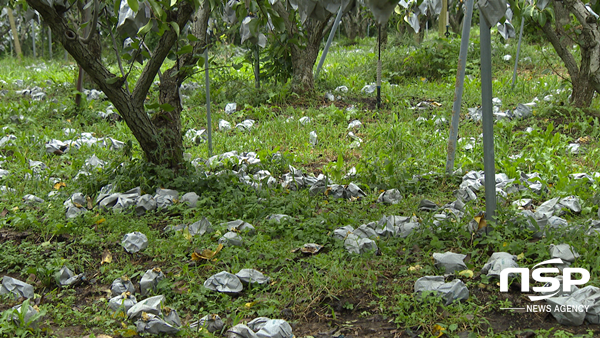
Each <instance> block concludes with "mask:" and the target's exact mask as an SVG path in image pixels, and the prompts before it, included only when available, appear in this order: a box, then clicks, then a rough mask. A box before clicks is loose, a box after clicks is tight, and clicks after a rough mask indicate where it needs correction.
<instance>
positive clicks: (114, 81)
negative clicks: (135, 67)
mask: <svg viewBox="0 0 600 338" xmlns="http://www.w3.org/2000/svg"><path fill="white" fill-rule="evenodd" d="M121 79H123V77H121V76H119V77H109V78H108V79H106V84H115V83H117V82H118V81H119V80H121Z"/></svg>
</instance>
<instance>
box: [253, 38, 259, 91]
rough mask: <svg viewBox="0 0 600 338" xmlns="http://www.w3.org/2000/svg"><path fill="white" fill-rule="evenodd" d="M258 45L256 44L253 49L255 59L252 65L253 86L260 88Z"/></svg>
mask: <svg viewBox="0 0 600 338" xmlns="http://www.w3.org/2000/svg"><path fill="white" fill-rule="evenodd" d="M259 48H260V46H258V45H256V50H255V51H254V58H255V59H256V65H255V66H254V88H256V89H259V88H260V49H259Z"/></svg>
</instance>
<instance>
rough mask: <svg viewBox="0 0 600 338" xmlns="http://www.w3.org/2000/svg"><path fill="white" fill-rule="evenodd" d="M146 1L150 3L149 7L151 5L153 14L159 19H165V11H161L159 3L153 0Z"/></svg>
mask: <svg viewBox="0 0 600 338" xmlns="http://www.w3.org/2000/svg"><path fill="white" fill-rule="evenodd" d="M148 2H149V3H150V7H152V10H153V11H154V15H156V17H157V18H159V19H160V20H161V21H165V19H166V18H167V13H165V11H163V9H162V8H161V7H160V5H159V4H158V3H157V2H156V1H155V0H148Z"/></svg>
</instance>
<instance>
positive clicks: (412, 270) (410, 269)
mask: <svg viewBox="0 0 600 338" xmlns="http://www.w3.org/2000/svg"><path fill="white" fill-rule="evenodd" d="M422 268H423V267H422V266H420V265H419V264H417V265H415V266H411V267H409V268H408V271H410V272H414V271H419V270H421V269H422Z"/></svg>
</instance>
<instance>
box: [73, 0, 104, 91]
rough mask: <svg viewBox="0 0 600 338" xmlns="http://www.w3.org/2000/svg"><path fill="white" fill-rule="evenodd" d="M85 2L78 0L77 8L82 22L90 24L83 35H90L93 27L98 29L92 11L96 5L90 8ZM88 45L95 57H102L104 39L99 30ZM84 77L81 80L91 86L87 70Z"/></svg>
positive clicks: (85, 84) (91, 82)
mask: <svg viewBox="0 0 600 338" xmlns="http://www.w3.org/2000/svg"><path fill="white" fill-rule="evenodd" d="M89 1H93V0H89ZM85 5H86V4H85V2H84V1H81V0H80V1H77V8H78V10H79V14H80V16H81V23H82V24H83V23H86V22H88V25H87V26H86V27H85V28H84V29H83V35H84V36H88V34H89V33H90V30H92V29H96V30H97V29H98V27H92V22H91V20H92V14H93V13H92V11H93V10H94V6H88V8H85V9H84V7H85ZM88 47H89V49H90V52H91V53H92V55H94V57H96V58H101V57H102V41H100V34H98V33H97V32H96V33H95V34H94V36H93V37H92V39H91V40H90V42H88ZM83 75H84V76H83V78H82V79H81V82H82V84H83V85H84V86H86V87H90V85H92V84H93V81H92V79H91V77H90V75H89V74H88V73H86V72H84V73H83ZM79 81H80V79H78V80H77V83H79Z"/></svg>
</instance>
